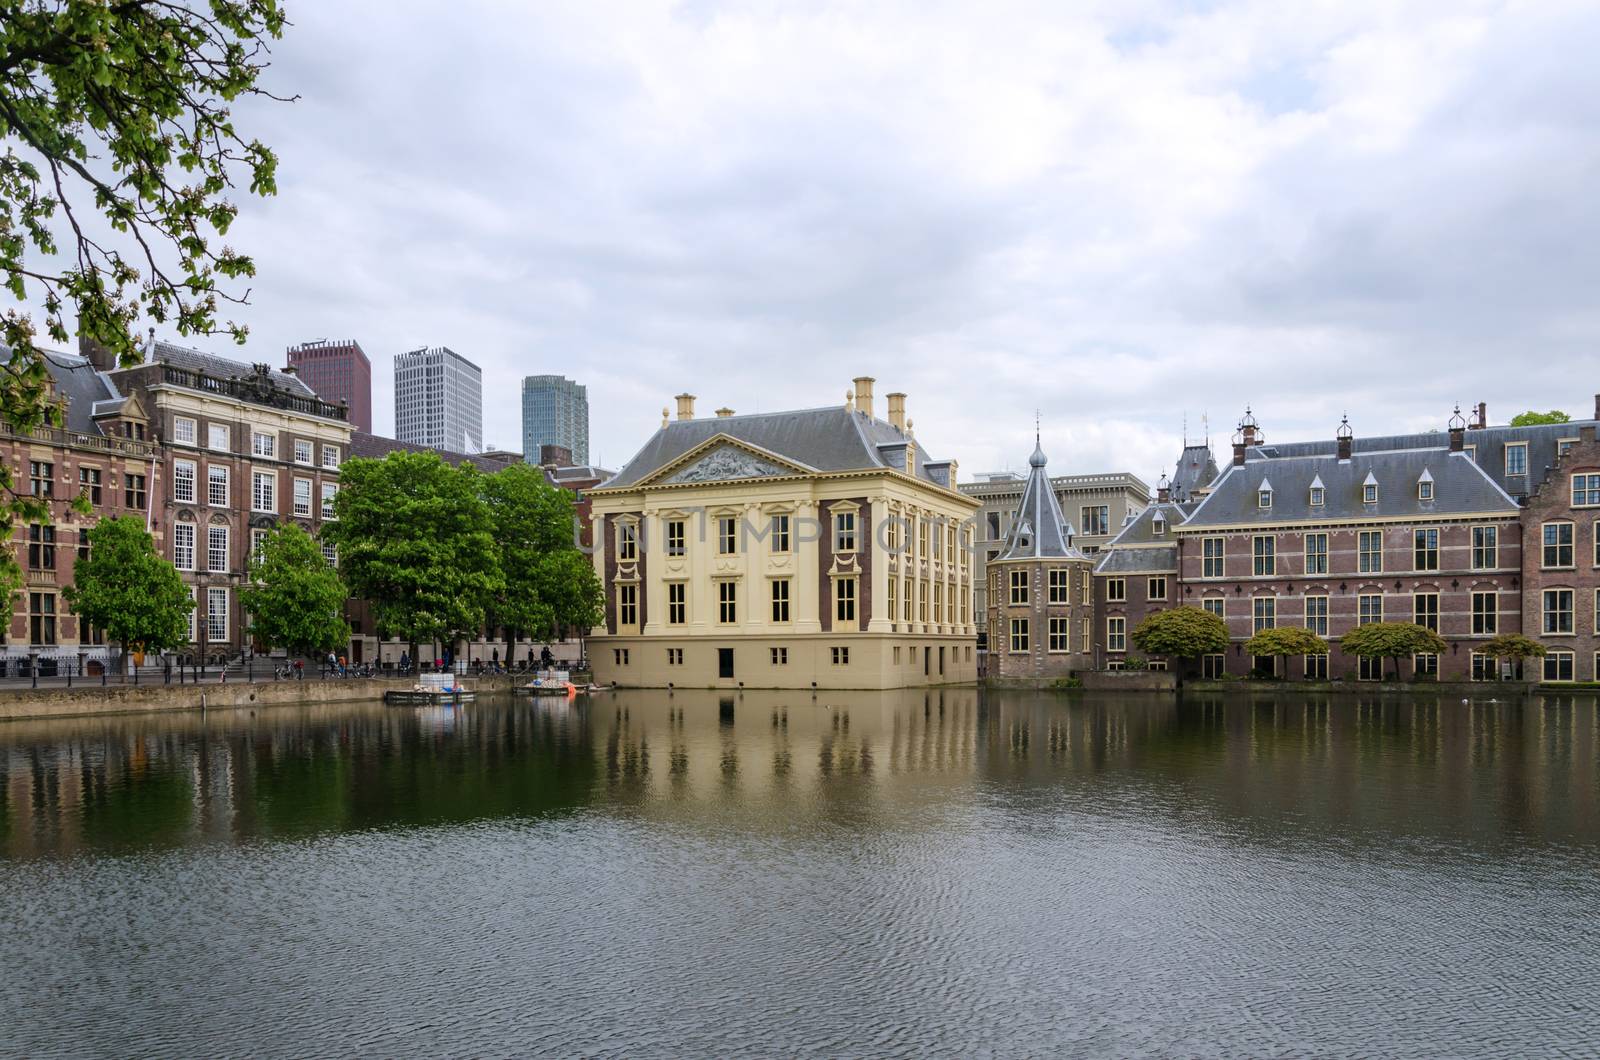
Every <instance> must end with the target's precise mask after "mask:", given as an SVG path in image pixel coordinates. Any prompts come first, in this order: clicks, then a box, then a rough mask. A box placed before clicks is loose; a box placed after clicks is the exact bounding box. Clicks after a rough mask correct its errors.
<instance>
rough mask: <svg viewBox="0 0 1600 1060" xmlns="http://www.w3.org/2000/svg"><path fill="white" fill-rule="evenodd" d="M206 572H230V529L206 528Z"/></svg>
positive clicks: (221, 527) (223, 527)
mask: <svg viewBox="0 0 1600 1060" xmlns="http://www.w3.org/2000/svg"><path fill="white" fill-rule="evenodd" d="M206 570H209V571H215V572H217V573H219V574H224V573H226V572H227V570H228V528H227V527H226V526H208V527H206Z"/></svg>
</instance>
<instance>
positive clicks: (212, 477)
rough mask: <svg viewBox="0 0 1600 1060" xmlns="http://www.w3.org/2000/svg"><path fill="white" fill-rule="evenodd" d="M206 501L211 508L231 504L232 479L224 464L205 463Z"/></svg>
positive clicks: (224, 506)
mask: <svg viewBox="0 0 1600 1060" xmlns="http://www.w3.org/2000/svg"><path fill="white" fill-rule="evenodd" d="M219 487H220V490H219ZM219 498H220V499H219ZM206 503H207V504H209V505H210V506H211V507H213V508H227V507H230V506H231V505H232V504H233V479H232V476H230V475H229V473H228V466H227V465H226V464H207V465H206Z"/></svg>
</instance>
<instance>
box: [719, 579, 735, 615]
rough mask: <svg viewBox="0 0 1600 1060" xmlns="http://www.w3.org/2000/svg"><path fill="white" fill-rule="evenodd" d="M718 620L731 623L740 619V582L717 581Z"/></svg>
mask: <svg viewBox="0 0 1600 1060" xmlns="http://www.w3.org/2000/svg"><path fill="white" fill-rule="evenodd" d="M717 621H718V622H721V623H722V624H723V625H731V624H733V623H735V622H737V621H739V583H738V582H718V583H717Z"/></svg>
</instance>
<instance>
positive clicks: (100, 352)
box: [78, 335, 1600, 401]
mask: <svg viewBox="0 0 1600 1060" xmlns="http://www.w3.org/2000/svg"><path fill="white" fill-rule="evenodd" d="M78 353H79V354H81V355H82V356H84V357H85V358H87V359H88V361H89V363H90V364H92V365H94V367H95V370H96V371H99V372H114V371H116V370H117V368H118V365H117V355H116V354H114V353H112V352H111V350H110V349H109V348H108V347H106V346H102V345H101V344H100V343H98V342H96V341H94V340H93V339H91V338H87V337H86V336H83V335H79V336H78ZM1597 401H1600V399H1597Z"/></svg>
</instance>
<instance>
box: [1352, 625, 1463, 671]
mask: <svg viewBox="0 0 1600 1060" xmlns="http://www.w3.org/2000/svg"><path fill="white" fill-rule="evenodd" d="M1339 647H1340V648H1341V649H1342V650H1343V651H1344V653H1345V654H1346V655H1354V656H1357V657H1359V658H1363V659H1393V660H1394V672H1395V677H1397V678H1398V677H1399V676H1400V660H1401V659H1403V658H1405V657H1406V656H1408V655H1442V654H1444V653H1445V652H1446V651H1448V650H1449V645H1447V644H1445V642H1444V638H1443V637H1441V636H1439V634H1437V633H1435V632H1434V631H1433V630H1431V629H1428V628H1426V627H1424V626H1419V625H1417V624H1416V623H1414V622H1369V623H1368V624H1367V625H1364V626H1357V627H1355V628H1354V629H1352V630H1350V631H1349V632H1348V633H1346V634H1345V635H1344V636H1343V637H1341V638H1339Z"/></svg>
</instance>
